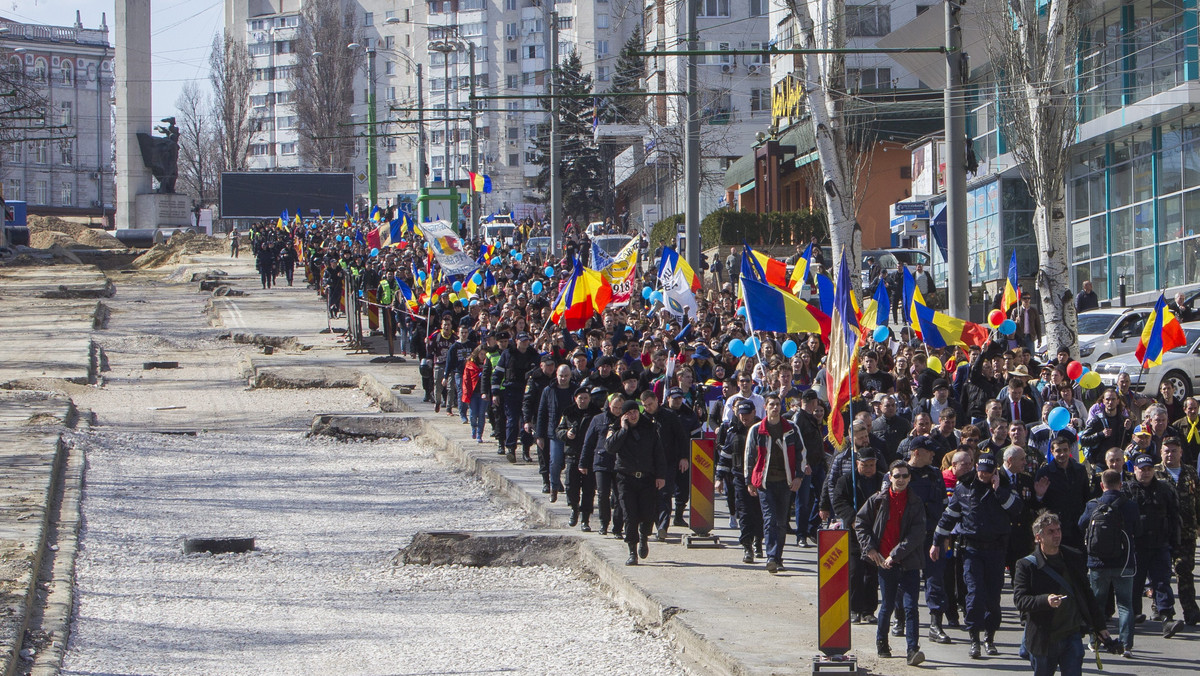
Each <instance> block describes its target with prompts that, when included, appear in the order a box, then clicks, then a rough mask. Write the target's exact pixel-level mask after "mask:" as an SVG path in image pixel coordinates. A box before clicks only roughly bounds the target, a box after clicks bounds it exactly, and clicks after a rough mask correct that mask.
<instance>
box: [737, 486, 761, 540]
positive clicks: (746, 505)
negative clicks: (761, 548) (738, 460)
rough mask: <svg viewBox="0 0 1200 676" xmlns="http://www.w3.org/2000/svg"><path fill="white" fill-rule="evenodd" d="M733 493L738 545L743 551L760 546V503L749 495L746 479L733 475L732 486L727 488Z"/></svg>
mask: <svg viewBox="0 0 1200 676" xmlns="http://www.w3.org/2000/svg"><path fill="white" fill-rule="evenodd" d="M729 491H730V492H731V493H733V499H734V506H735V510H736V511H735V512H734V513H735V514H737V522H738V530H739V531H740V534H739V535H738V544H740V545H741V546H742V548H743V549H745V548H747V547H753V546H755V545H756V544H761V543H762V540H763V515H762V502H760V501H759V499H758V498H757V497H756V496H753V495H750V491H749V490H747V489H746V477H745V476H743V475H740V474H738V475H735V476H734V477H733V484H732V485H731V486H729Z"/></svg>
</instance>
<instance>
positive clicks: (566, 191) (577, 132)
mask: <svg viewBox="0 0 1200 676" xmlns="http://www.w3.org/2000/svg"><path fill="white" fill-rule="evenodd" d="M554 72H555V77H556V78H557V82H558V91H559V93H560V94H564V95H575V94H591V93H592V77H591V76H590V75H584V73H583V62H582V61H581V60H580V58H579V53H578V52H574V51H572V52H571V53H570V54H568V55H567V56H566V58H564V59H563V60H562V63H561V64H559V65H558V66H556V67H555V69H554ZM594 106H595V102H594V100H593V99H590V98H586V97H580V98H565V97H564V98H560V99H558V116H559V117H558V134H559V146H560V148H561V149H562V150H561V155H560V160H561V161H560V162H559V166H558V167H555V169H557V170H558V172H559V177H560V178H561V180H562V193H563V194H562V204H563V210H564V216H571V217H572V218H573V219H574V220H575V222H576V223H586V222H587V220H588V219H589V218H590V217H592V216H594V215H596V214H598V213H601V212H602V211H603V208H602V205H601V204H600V201H601V199H600V198H601V195H602V192H603V187H604V185H605V183H606V178H605V168H604V163H603V161H602V160H601V157H600V151H599V150H598V149H597V147H596V143H595V139H594V137H593V133H592V110H593V108H594ZM542 108H543V109H545V110H547V111H549V110H550V99H549V98H548V97H547V98H545V99H542ZM539 131H540V133H539V134H538V138H536V139H535V140H534V142H533V147H534V156H535V162H534V164H538V165H540V166H541V167H542V170H541V171H540V172H539V173H538V178H537V186H538V190H540V191H541V193H542V195H543V196H544V199H545V200H547V201H549V199H550V169H551V167H550V166H549V164H550V122H549V120H547V121H546V122H545V123H544V124H542V125H540V128H539Z"/></svg>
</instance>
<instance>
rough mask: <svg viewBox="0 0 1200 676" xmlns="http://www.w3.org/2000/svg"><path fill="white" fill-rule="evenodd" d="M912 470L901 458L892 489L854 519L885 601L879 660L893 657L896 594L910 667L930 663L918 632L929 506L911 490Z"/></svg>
mask: <svg viewBox="0 0 1200 676" xmlns="http://www.w3.org/2000/svg"><path fill="white" fill-rule="evenodd" d="M911 480H912V468H911V467H909V466H908V464H907V463H905V462H904V461H903V460H897V461H895V462H893V463H892V465H891V467H889V468H888V485H887V487H885V488H884V489H883V490H881V491H879V492H878V493H875V494H874V495H872V496H871V497H869V498H867V502H866V503H865V504H864V505H863V506H862V508H861V509H859V510H858V516H857V517H856V518H855V520H854V534H855V536H856V537H857V538H858V545H859V548H860V549H861V550H862V556H863V558H864V559H869V560H870V561H872V562H873V563H874V564H875V566H876V568H878V569H879V588H880V590H881V592H882V593H883V602H882V604H881V608H880V610H879V618H878V620H877V623H876V625H875V627H876V629H875V648H876V650H877V651H878V652H879V656H880V657H891V656H892V649H891V647H890V646H889V645H888V625H889V624H890V623H891V619H892V611H893V609H894V608H895V606H896V591H897V589H899V591H900V593H901V594H903V596H904V619H905V622H906V624H907V626H906V628H905V632H904V636H905V640H906V641H907V644H908V650H907V652H906V657H907V658H908V663H909V665H911V666H914V667H915V666H917V665H918V664H920V663H922V662H924V661H925V653H923V652H921V644H920V639H919V634H918V633H917V597H918V596H919V595H920V589H921V568H922V567H923V566H924V565H925V551H924V550H925V505H924V503H922V501H921V498H920V496H918V495H917V494H916V493H914V492H913V491H910V490H908V485H909V483H910V482H911Z"/></svg>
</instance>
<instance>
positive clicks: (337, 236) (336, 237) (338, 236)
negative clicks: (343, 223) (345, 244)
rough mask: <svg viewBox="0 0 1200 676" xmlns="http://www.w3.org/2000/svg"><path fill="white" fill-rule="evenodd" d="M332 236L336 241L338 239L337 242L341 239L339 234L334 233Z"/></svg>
mask: <svg viewBox="0 0 1200 676" xmlns="http://www.w3.org/2000/svg"><path fill="white" fill-rule="evenodd" d="M333 238H334V239H336V240H337V241H339V242H340V241H342V236H341V235H334V236H333Z"/></svg>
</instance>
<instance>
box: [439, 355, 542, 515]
mask: <svg viewBox="0 0 1200 676" xmlns="http://www.w3.org/2000/svg"><path fill="white" fill-rule="evenodd" d="M537 362H538V353H537V350H535V349H533V348H532V347H530V346H529V334H528V333H520V334H517V342H516V345H510V346H509V348H508V349H507V350H505V351H503V352H501V353H500V360H499V361H497V362H496V366H495V367H494V368H493V369H492V382H491V387H492V394H493V396H494V397H501V398H502V401H503V404H504V430H505V438H504V446H505V448H507V449H508V461H509V462H514V463H515V462H516V461H517V438H518V435H519V433H520V432H521V431H522V423H521V414H522V411H521V403H522V399H523V395H524V393H525V385H526V382H525V380H526V378H527V377H528V375H529V371H530V369H532V368H534V367H535V366H536V365H537ZM539 394H540V392H539ZM435 410H436V404H435ZM530 429H531V430H532V425H531V426H530ZM547 471H549V468H548V467H547ZM543 490H544V492H546V493H549V492H550V486H549V482H546V485H544V486H543Z"/></svg>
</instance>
